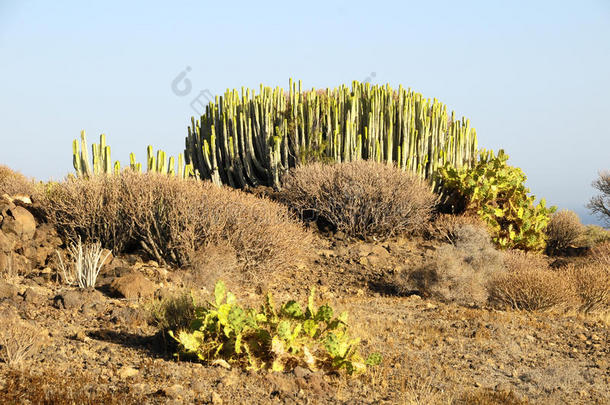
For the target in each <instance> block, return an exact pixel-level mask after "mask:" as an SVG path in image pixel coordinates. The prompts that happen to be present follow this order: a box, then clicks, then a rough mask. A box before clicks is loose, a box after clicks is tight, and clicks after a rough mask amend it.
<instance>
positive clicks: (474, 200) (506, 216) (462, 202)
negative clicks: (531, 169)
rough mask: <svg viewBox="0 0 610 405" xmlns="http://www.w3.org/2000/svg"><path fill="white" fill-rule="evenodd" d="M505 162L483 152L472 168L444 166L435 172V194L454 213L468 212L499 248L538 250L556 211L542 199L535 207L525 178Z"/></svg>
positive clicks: (503, 156) (500, 155) (499, 156)
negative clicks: (480, 221) (486, 228)
mask: <svg viewBox="0 0 610 405" xmlns="http://www.w3.org/2000/svg"><path fill="white" fill-rule="evenodd" d="M507 160H508V155H506V154H505V153H504V151H503V150H500V151H499V152H498V154H497V155H495V154H494V152H493V151H485V150H483V151H481V153H480V157H479V159H478V162H477V164H476V165H475V166H473V167H472V168H467V167H461V168H456V167H454V166H451V165H450V164H446V165H445V166H444V167H442V168H440V169H439V170H438V173H437V176H438V178H437V180H438V184H439V191H440V192H441V193H442V194H444V196H445V205H446V206H450V207H451V209H452V210H453V211H454V212H462V211H466V212H470V213H473V214H476V215H478V216H479V217H480V218H481V219H482V220H483V221H485V222H486V223H487V224H488V226H489V228H490V230H491V232H492V239H493V241H494V242H495V243H496V244H497V245H498V246H499V247H501V248H514V249H523V250H532V251H541V250H543V249H544V248H545V246H546V235H545V233H544V229H545V228H546V226H547V224H548V223H549V221H550V215H551V214H552V213H553V212H554V211H555V209H556V208H555V207H550V208H547V207H546V203H545V201H544V199H542V200H541V201H540V202H539V203H538V204H535V201H536V197H535V196H533V195H528V194H529V192H530V190H529V189H528V188H527V187H525V180H526V177H525V175H524V174H523V172H522V171H521V169H519V168H517V167H512V166H509V165H508V164H507V163H506V162H507Z"/></svg>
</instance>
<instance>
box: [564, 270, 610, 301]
mask: <svg viewBox="0 0 610 405" xmlns="http://www.w3.org/2000/svg"><path fill="white" fill-rule="evenodd" d="M567 272H568V276H569V277H571V279H572V281H573V283H574V287H575V290H576V295H577V297H578V298H579V300H580V309H581V310H582V311H583V312H585V313H588V312H592V311H595V310H608V309H610V265H609V264H604V263H601V262H597V263H589V264H585V265H584V266H581V267H574V266H572V267H571V268H570V269H568V270H567Z"/></svg>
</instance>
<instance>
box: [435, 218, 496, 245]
mask: <svg viewBox="0 0 610 405" xmlns="http://www.w3.org/2000/svg"><path fill="white" fill-rule="evenodd" d="M465 225H471V226H474V227H477V228H481V229H487V225H486V224H485V222H483V220H482V219H481V218H479V217H478V216H473V215H453V214H440V215H438V216H437V217H436V218H435V219H434V221H433V222H431V223H430V224H429V226H428V235H427V236H428V237H429V238H431V239H436V240H440V241H443V242H448V243H455V242H456V240H457V234H458V232H459V230H460V229H461V228H462V227H463V226H465Z"/></svg>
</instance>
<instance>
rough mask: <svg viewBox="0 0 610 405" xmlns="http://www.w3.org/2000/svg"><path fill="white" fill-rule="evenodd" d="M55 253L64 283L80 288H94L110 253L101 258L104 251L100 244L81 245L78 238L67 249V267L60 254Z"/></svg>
mask: <svg viewBox="0 0 610 405" xmlns="http://www.w3.org/2000/svg"><path fill="white" fill-rule="evenodd" d="M56 253H57V257H59V267H60V269H61V271H62V274H63V278H64V281H65V282H66V283H67V284H68V285H75V284H78V286H79V287H80V288H88V287H95V280H96V279H97V276H98V274H100V270H101V269H102V266H103V265H104V262H105V261H106V259H107V258H108V256H109V255H110V252H107V253H106V255H104V257H103V258H102V254H103V253H104V249H102V245H101V243H99V242H95V243H86V244H83V243H82V241H81V239H80V238H78V239H77V240H76V241H73V242H71V243H70V245H69V246H68V248H67V260H66V261H67V265H68V266H66V265H64V261H63V259H62V257H61V254H60V253H59V252H56Z"/></svg>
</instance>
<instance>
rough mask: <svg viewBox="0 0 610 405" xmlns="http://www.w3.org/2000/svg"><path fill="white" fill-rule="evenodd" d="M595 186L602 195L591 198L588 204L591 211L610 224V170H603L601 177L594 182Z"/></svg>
mask: <svg viewBox="0 0 610 405" xmlns="http://www.w3.org/2000/svg"><path fill="white" fill-rule="evenodd" d="M593 187H595V188H596V189H597V190H599V191H600V192H601V195H597V196H595V197H593V198H591V201H589V204H588V205H587V206H588V207H589V209H590V210H591V212H593V213H594V214H597V215H598V216H599V217H600V218H602V219H603V220H605V221H606V222H607V223H608V224H610V171H604V172H601V173H600V174H599V178H598V179H597V180H595V181H594V182H593Z"/></svg>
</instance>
